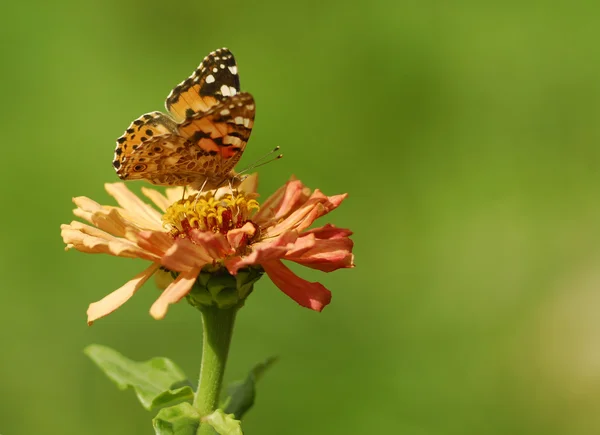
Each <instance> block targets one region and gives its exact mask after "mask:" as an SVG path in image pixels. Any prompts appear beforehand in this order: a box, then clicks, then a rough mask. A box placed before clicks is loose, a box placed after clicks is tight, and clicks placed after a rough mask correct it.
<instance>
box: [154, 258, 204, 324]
mask: <svg viewBox="0 0 600 435" xmlns="http://www.w3.org/2000/svg"><path fill="white" fill-rule="evenodd" d="M199 273H200V268H193V269H191V270H189V271H187V272H182V273H180V274H179V276H178V277H177V279H176V280H175V281H173V282H172V283H171V285H169V287H167V289H166V290H165V291H163V292H162V293H161V295H160V296H159V297H158V299H157V300H156V302H154V304H152V307H151V308H150V315H151V316H152V317H154V318H155V319H157V320H160V319H163V318H164V317H165V316H166V314H167V309H168V308H169V305H171V304H174V303H176V302H179V301H180V300H181V298H183V297H184V296H185V295H187V294H188V293H189V292H190V290H191V289H192V286H193V285H194V282H196V278H197V277H198V274H199Z"/></svg>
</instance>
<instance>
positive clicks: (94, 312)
mask: <svg viewBox="0 0 600 435" xmlns="http://www.w3.org/2000/svg"><path fill="white" fill-rule="evenodd" d="M159 266H160V264H159V263H153V264H152V265H151V266H150V267H148V268H147V269H146V270H144V271H143V272H142V273H140V274H138V275H136V276H135V278H133V279H132V280H130V281H129V282H127V283H126V284H125V285H124V286H122V287H121V288H119V289H118V290H115V291H114V292H112V293H111V294H109V295H108V296H105V297H104V298H102V299H100V300H99V301H98V302H94V303H92V304H90V306H89V308H88V310H87V317H88V318H87V322H88V325H91V324H92V323H93V322H94V321H96V320H98V319H100V318H101V317H104V316H106V315H107V314H110V313H112V312H113V311H115V310H116V309H117V308H119V307H120V306H121V305H123V304H124V303H125V302H127V301H128V300H129V299H130V298H131V297H132V296H133V295H134V294H135V292H137V291H138V290H139V289H140V287H142V285H144V283H145V282H146V281H148V278H150V277H151V276H152V274H153V273H154V272H155V271H156V269H158V268H159Z"/></svg>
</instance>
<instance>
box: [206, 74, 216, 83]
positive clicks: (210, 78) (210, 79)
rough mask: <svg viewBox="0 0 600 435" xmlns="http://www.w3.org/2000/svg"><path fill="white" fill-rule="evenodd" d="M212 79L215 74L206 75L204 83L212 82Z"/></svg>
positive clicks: (213, 79)
mask: <svg viewBox="0 0 600 435" xmlns="http://www.w3.org/2000/svg"><path fill="white" fill-rule="evenodd" d="M214 81H215V76H213V75H212V74H211V75H208V76H206V83H214Z"/></svg>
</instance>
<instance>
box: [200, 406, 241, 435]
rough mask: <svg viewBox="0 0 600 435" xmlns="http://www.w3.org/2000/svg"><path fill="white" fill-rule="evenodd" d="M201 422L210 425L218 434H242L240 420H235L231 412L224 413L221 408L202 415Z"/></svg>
mask: <svg viewBox="0 0 600 435" xmlns="http://www.w3.org/2000/svg"><path fill="white" fill-rule="evenodd" d="M202 424H209V425H211V426H212V428H213V429H214V430H215V431H216V432H217V433H218V434H219V435H243V433H242V422H241V421H239V420H236V419H235V418H234V415H233V414H225V413H224V412H223V410H222V409H217V410H216V411H215V412H213V413H212V414H209V415H207V416H206V417H203V418H202Z"/></svg>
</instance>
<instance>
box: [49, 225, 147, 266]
mask: <svg viewBox="0 0 600 435" xmlns="http://www.w3.org/2000/svg"><path fill="white" fill-rule="evenodd" d="M61 235H62V238H63V241H64V242H65V244H66V245H67V246H66V249H67V250H69V249H73V248H74V249H77V250H78V251H81V252H86V253H90V254H109V255H114V256H117V257H126V258H143V259H145V260H150V261H155V260H157V259H158V256H157V255H155V254H153V253H152V252H149V251H146V250H145V249H143V248H141V247H139V246H138V245H136V244H135V243H133V242H131V241H130V240H127V239H123V238H120V237H115V236H113V235H112V234H108V233H106V232H104V231H102V230H100V229H98V228H94V227H92V226H90V225H86V224H84V223H81V222H77V221H73V222H71V224H69V225H64V224H63V225H61Z"/></svg>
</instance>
